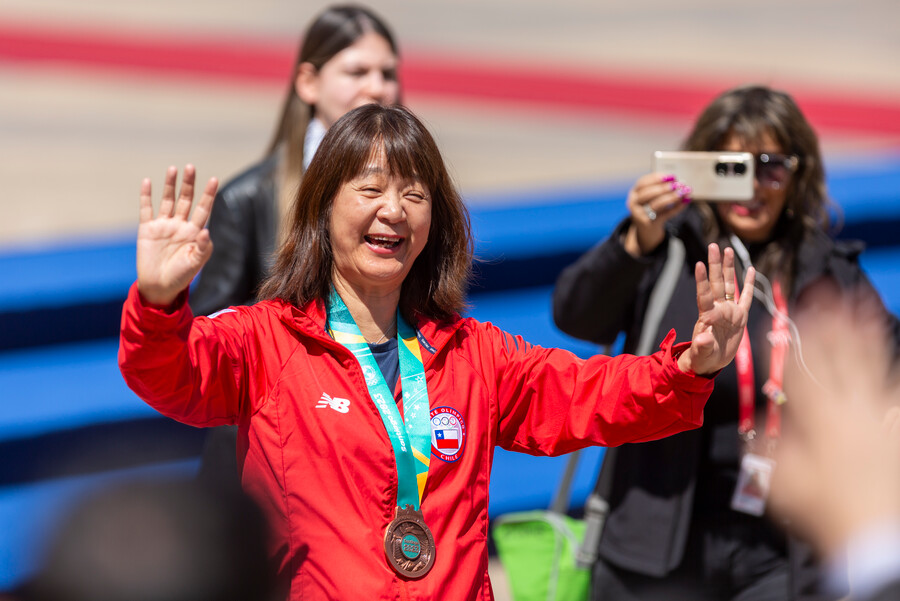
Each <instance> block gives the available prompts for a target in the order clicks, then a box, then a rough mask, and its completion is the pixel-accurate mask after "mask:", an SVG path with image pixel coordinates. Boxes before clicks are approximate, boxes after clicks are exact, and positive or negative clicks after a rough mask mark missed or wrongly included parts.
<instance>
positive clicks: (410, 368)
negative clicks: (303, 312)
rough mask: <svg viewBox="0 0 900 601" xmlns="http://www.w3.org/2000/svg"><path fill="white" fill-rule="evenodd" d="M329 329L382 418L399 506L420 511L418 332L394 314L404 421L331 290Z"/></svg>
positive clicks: (422, 434)
mask: <svg viewBox="0 0 900 601" xmlns="http://www.w3.org/2000/svg"><path fill="white" fill-rule="evenodd" d="M328 331H329V333H330V334H331V336H332V338H334V340H335V341H337V342H339V343H340V344H342V345H343V346H344V347H346V348H347V349H348V350H349V351H350V352H352V353H353V355H354V356H355V357H356V360H357V361H359V365H360V367H362V371H363V375H364V376H365V379H366V386H368V388H369V396H370V397H372V401H373V402H374V403H375V406H376V407H377V408H378V413H379V414H381V420H382V422H384V427H385V429H386V430H387V433H388V437H389V438H390V440H391V446H392V447H393V449H394V460H395V462H396V464H397V505H398V507H406V506H407V505H412V506H413V508H414V509H416V510H419V508H420V504H421V500H422V493H423V492H424V491H425V481H426V480H427V479H428V465H429V462H430V454H431V420H430V418H429V411H430V409H429V406H428V389H427V387H426V385H425V367H424V365H423V364H422V352H421V350H420V348H419V341H418V340H417V339H416V331H415V329H413V328H412V327H411V326H410V325H409V324H408V323H406V321H405V320H404V319H403V317H402V316H401V315H400V310H399V309H398V310H397V350H398V354H399V355H400V386H401V391H402V395H403V416H404V417H403V419H401V417H400V411H399V410H398V409H397V404H396V403H395V402H394V394H393V391H392V389H391V388H390V387H389V386H388V384H387V382H385V380H384V376H383V375H382V373H381V369H380V368H379V367H378V362H377V361H375V357H373V356H372V351H371V349H369V344H368V342H366V339H365V338H364V337H363V335H362V333H361V332H360V331H359V327H358V326H357V325H356V322H355V321H354V320H353V316H352V315H351V314H350V310H349V309H347V305H346V304H344V301H343V299H342V298H341V296H340V295H339V294H338V293H337V292H336V291H334V290H332V293H331V296H330V297H329V299H328Z"/></svg>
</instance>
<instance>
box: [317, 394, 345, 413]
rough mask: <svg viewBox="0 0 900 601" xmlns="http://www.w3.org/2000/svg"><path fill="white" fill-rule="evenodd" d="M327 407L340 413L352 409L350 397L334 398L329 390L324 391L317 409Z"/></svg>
mask: <svg viewBox="0 0 900 601" xmlns="http://www.w3.org/2000/svg"><path fill="white" fill-rule="evenodd" d="M326 407H331V408H332V409H334V410H335V411H337V412H338V413H347V412H348V411H350V399H341V398H338V397H334V398H332V397H331V396H330V395H329V394H328V393H327V392H323V393H322V398H320V399H319V403H318V404H317V405H316V409H325V408H326Z"/></svg>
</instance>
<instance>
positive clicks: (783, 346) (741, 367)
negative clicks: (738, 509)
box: [734, 281, 791, 441]
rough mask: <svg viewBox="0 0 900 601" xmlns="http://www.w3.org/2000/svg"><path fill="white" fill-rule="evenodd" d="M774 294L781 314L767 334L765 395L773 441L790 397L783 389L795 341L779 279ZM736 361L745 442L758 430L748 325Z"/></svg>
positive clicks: (740, 426) (740, 424) (740, 422)
mask: <svg viewBox="0 0 900 601" xmlns="http://www.w3.org/2000/svg"><path fill="white" fill-rule="evenodd" d="M734 296H735V300H738V297H739V295H738V293H737V290H736V289H735V295H734ZM772 296H773V297H774V299H773V300H774V301H775V308H776V309H777V313H778V314H777V315H775V316H773V317H772V331H771V332H770V333H769V334H768V336H767V337H768V339H769V342H770V343H771V344H772V355H771V360H770V363H769V379H768V380H766V383H765V384H764V385H763V394H765V395H766V397H767V398H768V399H769V402H768V408H767V411H766V432H765V434H766V437H767V438H768V439H769V440H775V439H777V438H778V437H779V436H780V435H781V405H782V403H784V401H785V400H787V399H786V398H785V396H784V392H783V391H782V384H783V381H784V362H785V359H786V358H787V350H788V346H789V345H790V343H791V334H790V330H789V329H788V319H787V316H788V308H787V302H786V301H785V300H784V294H782V291H781V284H780V283H779V282H778V281H776V282H775V283H774V285H773V286H772ZM734 361H735V367H736V368H737V376H738V434H739V435H740V436H741V439H743V440H744V441H749V440H753V439H754V438H755V437H756V434H757V432H756V411H755V409H756V382H755V380H754V377H753V354H752V349H751V348H750V336H749V334H748V333H747V328H744V336H743V337H742V338H741V344H740V346H739V347H738V352H737V355H736V356H735V360H734Z"/></svg>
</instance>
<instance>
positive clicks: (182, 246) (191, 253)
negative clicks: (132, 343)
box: [137, 165, 219, 305]
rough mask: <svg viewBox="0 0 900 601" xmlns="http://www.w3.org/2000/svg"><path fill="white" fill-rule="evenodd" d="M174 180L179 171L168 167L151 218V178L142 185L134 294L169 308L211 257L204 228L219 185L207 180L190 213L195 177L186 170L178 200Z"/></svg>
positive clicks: (210, 244)
mask: <svg viewBox="0 0 900 601" xmlns="http://www.w3.org/2000/svg"><path fill="white" fill-rule="evenodd" d="M177 177H178V169H177V168H175V167H169V168H168V170H167V171H166V180H165V184H164V186H163V193H162V201H161V202H160V205H159V214H158V215H157V216H156V217H154V216H153V203H152V198H151V188H150V179H149V178H147V179H144V181H143V182H141V220H140V226H139V227H138V239H137V275H138V290H139V291H140V293H141V296H142V297H143V298H144V300H145V301H146V302H148V303H151V304H154V305H170V304H172V303H173V302H174V301H175V299H176V298H177V297H178V295H179V294H180V293H181V292H182V291H183V290H184V289H185V288H187V287H188V286H189V285H190V283H191V280H192V279H193V278H194V276H195V275H197V273H199V271H200V268H201V267H203V265H204V264H205V263H206V261H207V260H208V259H209V257H210V255H212V240H210V238H209V231H208V230H207V229H205V225H206V220H207V218H208V217H209V212H210V210H211V209H212V204H213V199H214V198H215V196H216V189H217V188H218V185H219V183H218V181H217V180H216V178H214V177H213V178H210V180H209V181H208V182H207V184H206V189H205V190H204V191H203V196H202V197H201V198H200V201H199V202H198V203H197V205H196V206H195V207H194V210H193V212H191V206H192V205H193V204H194V178H195V177H196V172H195V169H194V166H193V165H187V166H185V168H184V177H183V179H182V182H181V192H180V194H179V195H178V200H177V201H176V199H175V180H176V179H177Z"/></svg>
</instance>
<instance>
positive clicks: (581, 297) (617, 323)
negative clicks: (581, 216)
mask: <svg viewBox="0 0 900 601" xmlns="http://www.w3.org/2000/svg"><path fill="white" fill-rule="evenodd" d="M627 226H628V222H627V221H625V222H623V223H621V224H620V225H619V226H618V227H617V228H616V230H615V231H614V232H613V233H612V235H611V236H610V237H609V238H607V239H606V240H604V241H603V242H601V243H599V244H598V245H596V246H595V247H594V248H592V249H591V250H589V251H588V252H586V253H585V254H584V255H582V256H581V257H580V258H579V259H578V260H577V261H576V262H575V263H573V264H572V265H570V266H568V267H567V268H566V269H565V270H563V272H562V273H561V274H560V276H559V278H558V279H557V282H556V288H555V289H554V291H553V321H554V322H555V323H556V326H557V327H558V328H559V329H560V330H562V331H563V332H565V333H566V334H569V335H570V336H574V337H576V338H581V339H583V340H590V341H591V342H596V343H598V344H611V343H612V342H614V341H615V339H616V336H617V335H618V333H619V332H620V331H623V330H628V329H629V328H630V326H631V323H632V321H633V320H634V318H635V305H636V302H635V301H636V299H637V296H638V294H639V290H640V286H641V281H642V280H643V278H644V276H645V275H646V273H647V272H648V271H649V270H650V269H651V268H652V266H653V265H654V263H655V262H656V261H657V256H656V255H655V254H654V255H651V256H650V257H642V258H635V257H632V256H631V255H630V254H628V252H627V251H626V250H625V247H624V246H623V245H622V242H621V236H622V234H623V233H624V231H625V229H626V228H627ZM660 246H661V247H662V248H665V246H666V245H665V244H661V245H660Z"/></svg>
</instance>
